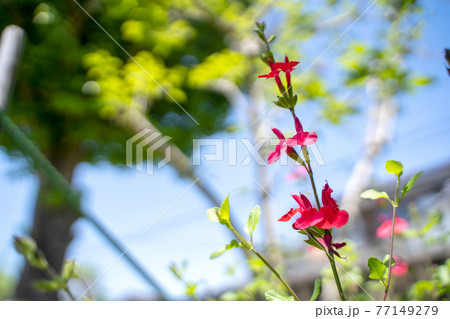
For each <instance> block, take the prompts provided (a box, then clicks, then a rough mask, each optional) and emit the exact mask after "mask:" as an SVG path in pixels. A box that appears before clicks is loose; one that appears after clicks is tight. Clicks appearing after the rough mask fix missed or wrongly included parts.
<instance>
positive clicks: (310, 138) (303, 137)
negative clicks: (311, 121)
mask: <svg viewBox="0 0 450 319" xmlns="http://www.w3.org/2000/svg"><path fill="white" fill-rule="evenodd" d="M294 121H295V131H296V132H297V134H295V135H294V136H293V137H292V139H295V140H297V143H296V144H295V145H311V144H314V143H315V142H317V134H316V132H312V133H309V132H303V126H302V124H301V123H300V120H299V119H298V117H297V116H296V117H295V120H294Z"/></svg>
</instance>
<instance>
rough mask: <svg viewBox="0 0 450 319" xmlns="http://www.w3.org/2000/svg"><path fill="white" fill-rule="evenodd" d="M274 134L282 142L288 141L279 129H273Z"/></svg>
mask: <svg viewBox="0 0 450 319" xmlns="http://www.w3.org/2000/svg"><path fill="white" fill-rule="evenodd" d="M272 132H274V133H275V135H276V136H277V137H278V139H279V140H280V141H284V140H285V139H286V138H285V137H284V135H283V133H281V131H280V130H279V129H277V128H273V129H272Z"/></svg>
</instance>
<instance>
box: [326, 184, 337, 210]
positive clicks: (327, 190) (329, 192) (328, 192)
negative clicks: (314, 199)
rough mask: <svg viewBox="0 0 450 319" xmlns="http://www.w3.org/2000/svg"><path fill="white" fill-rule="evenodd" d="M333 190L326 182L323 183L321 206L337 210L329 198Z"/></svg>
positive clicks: (334, 202)
mask: <svg viewBox="0 0 450 319" xmlns="http://www.w3.org/2000/svg"><path fill="white" fill-rule="evenodd" d="M332 192H333V190H332V189H331V188H330V186H329V185H328V182H326V183H325V186H324V187H323V189H322V204H323V206H325V207H332V208H333V209H336V210H337V209H339V207H338V205H337V203H336V200H334V199H333V198H332V197H331V193H332Z"/></svg>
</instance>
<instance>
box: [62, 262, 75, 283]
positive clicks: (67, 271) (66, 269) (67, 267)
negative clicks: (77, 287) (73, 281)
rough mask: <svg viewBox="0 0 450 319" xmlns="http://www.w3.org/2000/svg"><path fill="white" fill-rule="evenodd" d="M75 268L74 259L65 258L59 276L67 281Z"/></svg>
mask: <svg viewBox="0 0 450 319" xmlns="http://www.w3.org/2000/svg"><path fill="white" fill-rule="evenodd" d="M74 270H75V261H74V260H66V261H65V262H64V265H63V267H62V270H61V278H62V280H63V281H65V282H67V281H68V280H69V279H70V278H72V275H73V273H74Z"/></svg>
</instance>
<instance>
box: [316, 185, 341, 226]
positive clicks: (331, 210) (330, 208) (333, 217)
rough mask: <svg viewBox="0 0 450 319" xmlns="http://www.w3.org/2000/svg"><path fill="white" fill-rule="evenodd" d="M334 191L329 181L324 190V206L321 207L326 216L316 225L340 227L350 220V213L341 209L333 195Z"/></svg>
mask: <svg viewBox="0 0 450 319" xmlns="http://www.w3.org/2000/svg"><path fill="white" fill-rule="evenodd" d="M332 192H333V190H332V189H331V188H330V186H328V182H327V183H326V184H325V186H324V188H323V190H322V204H323V207H322V208H321V209H320V211H321V212H323V214H324V218H323V220H322V221H321V222H319V223H317V225H316V226H317V227H319V228H322V229H331V228H333V227H336V228H340V227H342V226H344V225H345V224H347V222H348V213H347V212H346V211H345V210H340V209H339V206H338V205H337V203H336V200H334V199H333V198H332V197H331V193H332Z"/></svg>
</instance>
